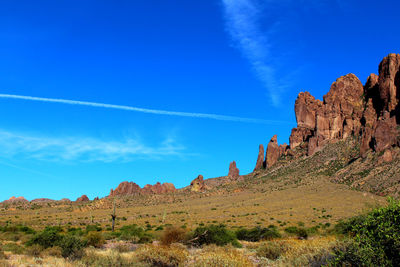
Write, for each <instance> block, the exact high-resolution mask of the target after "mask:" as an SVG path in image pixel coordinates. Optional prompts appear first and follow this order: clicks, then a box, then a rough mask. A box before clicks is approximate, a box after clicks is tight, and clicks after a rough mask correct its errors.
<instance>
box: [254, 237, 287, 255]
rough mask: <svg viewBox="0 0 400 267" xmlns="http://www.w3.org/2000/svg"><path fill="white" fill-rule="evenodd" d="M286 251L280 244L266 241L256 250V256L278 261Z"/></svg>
mask: <svg viewBox="0 0 400 267" xmlns="http://www.w3.org/2000/svg"><path fill="white" fill-rule="evenodd" d="M285 250H286V246H285V244H284V243H281V242H273V241H268V242H266V243H263V244H262V245H261V246H259V247H258V248H257V252H256V254H257V256H259V257H264V258H267V259H270V260H276V259H278V258H279V257H280V256H281V255H282V254H283V253H284V252H285Z"/></svg>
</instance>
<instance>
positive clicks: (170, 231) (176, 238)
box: [160, 226, 186, 246]
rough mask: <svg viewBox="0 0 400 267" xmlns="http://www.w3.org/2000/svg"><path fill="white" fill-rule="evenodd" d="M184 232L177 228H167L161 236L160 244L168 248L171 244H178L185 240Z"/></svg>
mask: <svg viewBox="0 0 400 267" xmlns="http://www.w3.org/2000/svg"><path fill="white" fill-rule="evenodd" d="M185 237H186V231H185V230H184V229H182V228H178V227H172V226H170V227H167V228H166V229H165V230H164V232H163V234H162V235H161V238H160V241H161V244H163V245H165V246H169V245H171V244H172V243H178V242H181V241H183V240H184V239H185Z"/></svg>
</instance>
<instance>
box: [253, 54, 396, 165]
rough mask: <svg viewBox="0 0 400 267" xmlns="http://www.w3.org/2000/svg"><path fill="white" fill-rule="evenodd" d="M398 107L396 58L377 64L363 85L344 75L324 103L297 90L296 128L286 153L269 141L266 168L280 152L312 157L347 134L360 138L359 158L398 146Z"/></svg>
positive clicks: (337, 81) (386, 59) (354, 78)
mask: <svg viewBox="0 0 400 267" xmlns="http://www.w3.org/2000/svg"><path fill="white" fill-rule="evenodd" d="M399 103H400V55H398V54H389V55H388V56H387V57H385V58H384V59H383V60H382V62H381V63H380V65H379V75H376V74H371V75H370V76H369V77H368V79H367V82H366V84H365V86H363V85H362V83H361V81H360V80H359V79H358V78H357V77H356V76H355V75H354V74H347V75H345V76H342V77H340V78H339V79H337V80H336V81H335V82H334V83H333V84H332V85H331V88H330V90H329V92H328V93H327V94H326V95H325V96H324V97H323V101H320V100H317V99H315V98H314V97H313V96H312V95H311V94H310V93H308V92H301V93H300V94H299V95H298V97H297V100H296V102H295V108H294V110H295V114H296V121H297V127H296V128H294V129H292V133H291V135H290V137H289V141H290V149H286V150H285V149H284V147H283V146H279V147H278V146H277V143H276V140H271V142H270V144H269V145H268V148H267V155H266V160H265V161H266V165H267V166H268V167H270V166H272V165H273V164H275V163H276V160H277V157H279V156H281V155H283V153H284V154H287V155H292V156H293V155H296V153H297V152H296V150H295V149H296V148H297V147H300V148H301V149H306V153H307V154H308V155H312V154H314V153H315V152H317V151H318V150H320V149H321V148H322V147H323V146H324V145H325V144H327V143H331V142H335V141H336V140H340V139H345V138H347V137H349V136H359V137H360V143H361V146H360V154H361V155H362V156H364V155H365V154H366V153H367V152H368V151H370V150H371V149H373V150H374V151H377V152H381V151H386V150H387V149H389V148H390V147H392V146H395V145H400V130H399V124H400V104H399ZM273 139H274V138H273ZM276 150H278V152H276ZM277 155H278V156H277ZM387 155H388V153H387ZM262 156H263V155H262V154H261V149H260V153H259V156H258V160H257V165H256V169H257V168H260V166H261V165H260V163H259V159H261V158H262ZM387 158H389V157H387Z"/></svg>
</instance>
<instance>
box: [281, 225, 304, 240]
mask: <svg viewBox="0 0 400 267" xmlns="http://www.w3.org/2000/svg"><path fill="white" fill-rule="evenodd" d="M285 232H286V233H288V234H295V235H297V237H299V238H302V239H307V238H308V232H307V230H306V229H304V228H301V227H296V226H289V227H286V228H285Z"/></svg>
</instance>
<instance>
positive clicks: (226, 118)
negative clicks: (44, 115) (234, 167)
mask: <svg viewBox="0 0 400 267" xmlns="http://www.w3.org/2000/svg"><path fill="white" fill-rule="evenodd" d="M0 98H7V99H20V100H28V101H39V102H48V103H61V104H68V105H80V106H90V107H99V108H110V109H119V110H126V111H135V112H141V113H150V114H157V115H169V116H180V117H192V118H206V119H213V120H221V121H236V122H246V123H261V124H286V123H289V122H285V121H275V120H262V119H253V118H243V117H235V116H226V115H218V114H207V113H192V112H179V111H166V110H159V109H147V108H139V107H131V106H123V105H113V104H105V103H96V102H88V101H78V100H69V99H59V98H45V97H34V96H24V95H11V94H0Z"/></svg>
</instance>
